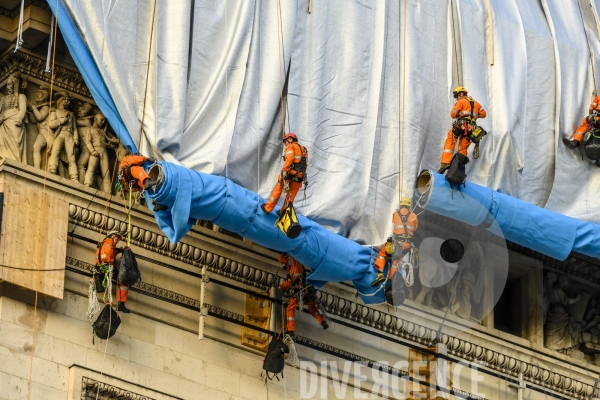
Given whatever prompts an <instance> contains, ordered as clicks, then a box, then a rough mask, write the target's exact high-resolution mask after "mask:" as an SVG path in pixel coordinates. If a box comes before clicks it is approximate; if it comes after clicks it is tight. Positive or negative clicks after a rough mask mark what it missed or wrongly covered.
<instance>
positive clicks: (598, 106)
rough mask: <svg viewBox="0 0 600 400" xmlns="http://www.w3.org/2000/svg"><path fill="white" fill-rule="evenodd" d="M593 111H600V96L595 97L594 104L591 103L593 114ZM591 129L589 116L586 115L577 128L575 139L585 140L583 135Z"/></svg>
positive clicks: (590, 111)
mask: <svg viewBox="0 0 600 400" xmlns="http://www.w3.org/2000/svg"><path fill="white" fill-rule="evenodd" d="M593 111H600V96H596V97H594V100H592V104H590V110H589V113H590V114H591V113H592V112H593ZM589 129H590V125H589V123H588V119H587V117H585V118H584V119H583V120H582V121H581V125H579V126H578V127H577V130H575V134H574V135H573V140H577V141H578V142H579V143H581V142H583V136H584V135H585V134H586V133H587V131H588V130H589Z"/></svg>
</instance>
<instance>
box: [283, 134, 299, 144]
mask: <svg viewBox="0 0 600 400" xmlns="http://www.w3.org/2000/svg"><path fill="white" fill-rule="evenodd" d="M288 139H292V140H293V141H294V142H297V141H298V137H297V136H296V134H295V133H292V132H288V133H287V134H286V135H285V136H284V137H283V141H284V142H285V141H286V140H288Z"/></svg>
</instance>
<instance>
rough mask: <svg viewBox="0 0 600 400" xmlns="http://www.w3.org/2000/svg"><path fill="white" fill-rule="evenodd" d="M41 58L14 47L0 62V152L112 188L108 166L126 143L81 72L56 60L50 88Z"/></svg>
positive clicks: (87, 183)
mask: <svg viewBox="0 0 600 400" xmlns="http://www.w3.org/2000/svg"><path fill="white" fill-rule="evenodd" d="M41 61H42V60H41V59H38V58H37V57H35V56H33V55H31V54H24V53H20V52H18V53H12V52H11V53H10V54H8V55H5V57H4V58H3V59H2V62H1V63H0V65H2V67H0V79H6V80H5V81H4V82H3V81H2V80H0V85H1V86H0V158H1V157H3V158H8V159H11V160H15V161H19V162H22V163H25V164H28V165H31V166H34V167H36V168H39V169H47V170H48V172H50V173H53V174H58V175H59V176H62V177H64V178H67V179H70V180H72V181H73V182H78V183H81V184H85V185H86V186H90V187H95V188H99V189H101V190H102V191H104V192H107V193H110V192H111V191H112V187H111V186H112V185H111V179H112V178H113V176H112V175H116V174H112V173H110V171H112V170H113V167H114V163H115V161H116V160H117V159H118V156H119V155H122V154H124V153H125V152H126V149H125V148H124V147H123V146H122V145H121V144H120V140H119V139H118V138H117V137H116V135H115V134H114V133H113V132H112V131H111V129H110V127H109V126H108V124H107V122H106V118H105V117H104V115H102V113H101V112H100V111H99V110H98V109H97V108H96V106H94V105H93V101H92V99H91V98H90V97H89V96H90V95H89V91H88V90H87V88H85V85H83V80H82V78H81V75H80V74H78V73H76V72H74V71H71V70H68V69H66V68H62V67H59V66H56V67H55V81H54V87H53V90H52V92H51V91H50V85H49V84H47V83H44V82H41V83H40V82H39V81H40V80H42V81H48V80H49V79H50V75H49V74H44V73H43V71H42V70H41V68H42V64H41ZM40 78H42V79H40ZM34 81H37V83H34ZM61 88H64V89H66V90H64V89H61ZM51 93H52V99H51V98H50V95H51ZM74 95H78V97H77V98H75V97H74ZM81 95H84V96H87V97H88V98H87V99H85V98H82V97H81ZM118 149H120V150H118ZM117 153H119V154H117Z"/></svg>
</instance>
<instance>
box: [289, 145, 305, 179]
mask: <svg viewBox="0 0 600 400" xmlns="http://www.w3.org/2000/svg"><path fill="white" fill-rule="evenodd" d="M297 144H298V143H297ZM298 146H300V150H301V151H302V155H301V156H300V161H298V162H296V161H295V160H296V158H297V157H298V156H296V155H294V162H293V163H292V165H291V167H290V171H289V172H291V173H290V176H291V178H290V180H292V181H295V182H302V181H303V180H304V177H305V175H306V167H307V165H308V150H306V147H304V146H302V145H300V144H298Z"/></svg>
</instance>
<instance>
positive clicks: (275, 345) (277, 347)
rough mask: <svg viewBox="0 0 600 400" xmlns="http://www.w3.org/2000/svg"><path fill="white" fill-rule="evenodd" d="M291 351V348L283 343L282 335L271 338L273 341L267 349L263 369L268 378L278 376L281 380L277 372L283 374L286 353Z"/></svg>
mask: <svg viewBox="0 0 600 400" xmlns="http://www.w3.org/2000/svg"><path fill="white" fill-rule="evenodd" d="M289 352H290V348H289V347H288V346H287V345H286V344H285V343H283V340H281V338H280V337H274V338H273V339H272V340H271V343H270V344H269V348H268V350H267V355H266V356H265V359H264V360H263V369H264V370H265V372H266V375H267V376H266V378H269V380H271V379H273V378H277V380H279V377H278V376H277V374H279V373H281V375H282V376H283V367H285V355H286V354H287V353H289ZM269 373H272V374H273V376H270V375H269ZM261 376H262V373H261ZM266 378H265V381H266Z"/></svg>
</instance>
